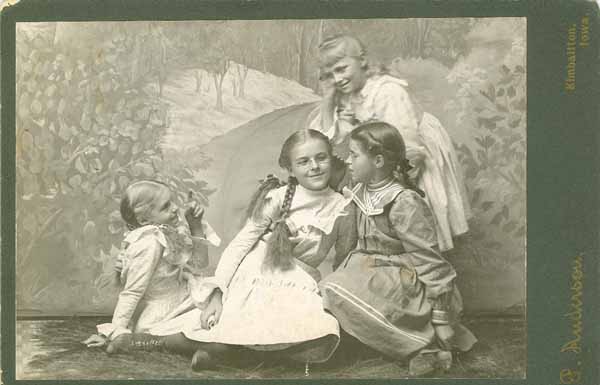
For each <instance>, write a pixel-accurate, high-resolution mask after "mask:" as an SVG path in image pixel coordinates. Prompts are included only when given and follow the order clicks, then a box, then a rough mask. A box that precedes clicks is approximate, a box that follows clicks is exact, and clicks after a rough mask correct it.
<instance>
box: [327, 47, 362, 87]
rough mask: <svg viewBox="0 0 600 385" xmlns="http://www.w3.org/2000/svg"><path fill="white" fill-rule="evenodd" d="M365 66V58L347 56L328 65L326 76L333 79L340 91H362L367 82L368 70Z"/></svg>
mask: <svg viewBox="0 0 600 385" xmlns="http://www.w3.org/2000/svg"><path fill="white" fill-rule="evenodd" d="M363 66H364V60H361V59H359V58H356V57H350V56H345V57H343V58H342V59H340V60H338V61H337V62H335V63H334V64H333V65H331V66H329V67H327V68H326V70H325V72H324V76H325V77H328V78H330V79H332V80H333V84H334V85H335V88H336V89H337V90H338V91H339V92H341V93H343V94H350V93H355V92H358V91H360V90H361V89H362V88H363V87H364V85H365V82H366V71H365V69H364V68H363Z"/></svg>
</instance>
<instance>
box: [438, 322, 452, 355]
mask: <svg viewBox="0 0 600 385" xmlns="http://www.w3.org/2000/svg"><path fill="white" fill-rule="evenodd" d="M433 329H434V330H435V335H436V337H437V339H438V342H439V344H440V347H441V348H442V349H444V350H451V349H452V345H451V343H450V340H451V339H452V337H453V336H454V329H452V326H450V325H433Z"/></svg>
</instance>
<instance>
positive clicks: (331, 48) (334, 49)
mask: <svg viewBox="0 0 600 385" xmlns="http://www.w3.org/2000/svg"><path fill="white" fill-rule="evenodd" d="M345 57H351V58H355V59H359V60H363V61H364V65H363V69H364V70H365V72H366V74H367V77H369V76H373V75H378V74H381V73H383V72H385V69H384V68H383V67H382V66H381V65H379V64H375V63H373V61H372V59H370V58H369V57H368V55H367V50H366V48H365V45H364V44H363V43H362V42H361V41H360V40H359V39H357V38H355V37H353V36H349V35H334V36H330V37H328V38H326V39H325V40H323V42H322V43H321V44H320V45H319V68H320V70H321V72H322V71H323V70H324V69H325V68H327V67H329V66H332V65H334V64H335V63H337V62H338V61H339V60H341V59H343V58H345Z"/></svg>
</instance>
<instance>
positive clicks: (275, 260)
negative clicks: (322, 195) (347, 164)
mask: <svg viewBox="0 0 600 385" xmlns="http://www.w3.org/2000/svg"><path fill="white" fill-rule="evenodd" d="M310 139H316V140H320V141H322V142H323V143H325V144H326V146H327V152H328V154H329V156H330V157H332V158H333V154H332V153H333V150H332V147H331V143H330V142H329V139H328V138H327V136H326V135H325V134H323V133H322V132H320V131H316V130H300V131H296V132H294V133H293V134H292V135H291V136H290V137H288V138H287V139H286V140H285V142H283V146H281V153H280V154H279V160H278V163H279V166H280V167H281V168H284V169H287V170H290V169H291V167H292V159H291V158H290V155H291V152H292V149H293V148H294V147H296V146H297V145H298V144H301V143H305V142H306V141H308V140H310ZM275 180H276V181H275ZM275 180H273V177H271V178H269V177H267V179H266V180H265V181H263V182H262V183H261V186H260V187H259V190H258V191H257V193H255V197H256V199H254V202H253V203H254V206H255V207H254V208H253V207H249V208H248V215H249V216H250V215H252V216H253V217H255V216H256V215H257V213H259V212H260V211H261V209H262V206H263V205H264V204H263V203H264V197H265V196H266V195H267V193H268V192H269V191H270V190H272V189H274V188H277V187H281V186H283V185H286V184H285V183H283V182H280V181H279V180H278V179H277V178H275ZM297 185H298V181H297V180H296V178H294V177H292V176H290V177H289V178H288V181H287V188H286V190H285V198H284V199H283V203H282V205H281V210H280V213H279V217H278V218H277V219H275V221H274V223H273V228H272V230H273V234H271V237H270V238H269V240H268V242H267V253H266V254H267V255H266V257H265V261H264V262H263V266H262V267H263V269H264V270H275V269H278V270H284V271H285V270H289V269H291V268H292V267H293V266H294V265H293V258H292V244H291V242H290V237H291V236H292V234H291V232H290V229H289V228H288V226H287V224H286V223H285V221H286V219H287V218H288V217H289V215H290V207H291V206H292V201H293V200H294V194H295V192H296V186H297ZM257 194H258V195H257Z"/></svg>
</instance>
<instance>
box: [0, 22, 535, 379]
mask: <svg viewBox="0 0 600 385" xmlns="http://www.w3.org/2000/svg"><path fill="white" fill-rule="evenodd" d="M15 41H16V42H15V56H16V64H15V66H16V67H15V83H16V97H15V102H14V103H15V140H16V146H15V159H16V171H15V189H16V190H15V191H16V192H15V194H16V195H15V201H16V202H15V205H16V207H15V225H16V253H15V269H16V275H15V287H16V291H15V299H16V309H15V310H16V315H15V316H16V320H17V321H16V327H15V334H16V345H15V366H16V369H15V375H16V379H17V380H126V379H144V380H163V379H177V378H180V379H254V380H260V379H273V378H275V379H312V380H319V379H328V378H329V379H400V378H422V377H424V378H447V379H458V378H501V379H524V378H525V375H526V368H527V323H526V303H527V301H526V275H527V272H526V259H527V258H526V257H527V256H526V237H527V209H526V192H527V188H526V186H527V183H526V178H527V175H526V170H527V161H526V160H527V105H528V103H527V100H528V99H527V92H528V90H527V64H528V63H527V60H526V59H527V19H526V18H525V17H486V18H483V17H460V18H458V17H455V18H444V17H436V18H389V19H386V18H372V19H333V18H330V19H303V20H300V19H297V20H296V19H285V20H284V19H279V20H187V21H183V20H182V21H157V20H154V21H150V20H148V21H143V20H140V21H48V22H25V21H23V22H18V23H16V31H15ZM3 65H4V64H3ZM3 151H5V149H4V148H3ZM3 240H4V238H3Z"/></svg>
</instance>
